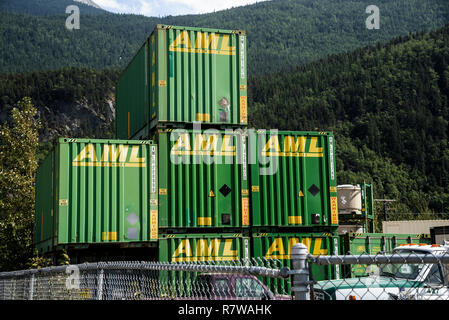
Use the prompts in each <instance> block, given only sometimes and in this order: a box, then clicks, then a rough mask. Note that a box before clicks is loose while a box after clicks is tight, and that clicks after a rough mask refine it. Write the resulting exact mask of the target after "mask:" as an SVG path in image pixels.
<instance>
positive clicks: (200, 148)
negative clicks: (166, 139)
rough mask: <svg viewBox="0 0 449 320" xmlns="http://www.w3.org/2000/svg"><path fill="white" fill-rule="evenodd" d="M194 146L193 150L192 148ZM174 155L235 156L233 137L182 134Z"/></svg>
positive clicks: (173, 148)
mask: <svg viewBox="0 0 449 320" xmlns="http://www.w3.org/2000/svg"><path fill="white" fill-rule="evenodd" d="M192 146H193V148H192ZM171 154H172V155H218V156H234V155H235V146H234V145H233V136H231V135H224V136H220V135H219V134H207V135H206V134H194V136H193V137H192V141H191V139H190V135H189V134H188V133H184V134H181V135H180V136H179V138H178V139H177V140H176V142H175V143H174V145H173V147H172V149H171Z"/></svg>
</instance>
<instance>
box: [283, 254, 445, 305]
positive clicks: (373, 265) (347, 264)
mask: <svg viewBox="0 0 449 320" xmlns="http://www.w3.org/2000/svg"><path fill="white" fill-rule="evenodd" d="M294 250H295V251H294V255H295V256H294V263H295V266H294V270H292V271H291V272H290V273H291V274H292V275H293V277H294V280H293V285H294V287H293V289H292V290H293V291H294V294H295V298H296V299H297V300H449V253H448V251H447V248H446V247H444V246H439V245H433V246H431V245H405V246H402V247H399V248H397V249H395V250H394V251H393V253H390V254H385V253H380V254H376V255H367V254H362V255H334V256H312V255H309V254H308V252H307V248H306V247H305V246H304V245H296V246H295V247H294ZM329 265H332V266H340V268H339V275H338V276H337V277H336V279H332V280H321V281H316V280H315V279H314V272H313V270H314V268H316V267H318V266H329ZM360 270H364V272H363V273H364V274H365V275H364V276H355V275H354V274H360Z"/></svg>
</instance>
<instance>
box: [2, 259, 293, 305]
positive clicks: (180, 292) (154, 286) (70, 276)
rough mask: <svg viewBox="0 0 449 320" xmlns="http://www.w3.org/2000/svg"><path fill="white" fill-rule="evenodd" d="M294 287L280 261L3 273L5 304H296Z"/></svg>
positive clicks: (90, 265) (124, 264) (143, 264)
mask: <svg viewBox="0 0 449 320" xmlns="http://www.w3.org/2000/svg"><path fill="white" fill-rule="evenodd" d="M288 282H289V269H288V268H281V267H280V261H278V260H267V259H252V260H241V261H233V262H192V263H162V262H123V261H117V262H105V263H102V262H100V263H85V264H78V265H68V266H59V267H48V268H42V269H34V270H23V271H15V272H3V273H0V299H1V300H171V299H175V300H176V299H179V300H202V299H207V300H226V299H233V300H235V299H237V300H240V299H242V300H253V299H264V300H265V299H267V300H271V299H291V296H290V295H288V292H287V291H288Z"/></svg>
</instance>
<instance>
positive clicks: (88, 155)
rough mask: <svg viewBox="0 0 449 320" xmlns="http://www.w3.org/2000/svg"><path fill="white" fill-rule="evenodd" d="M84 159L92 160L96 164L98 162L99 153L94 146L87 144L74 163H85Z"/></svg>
mask: <svg viewBox="0 0 449 320" xmlns="http://www.w3.org/2000/svg"><path fill="white" fill-rule="evenodd" d="M84 159H90V160H91V161H94V162H96V161H97V153H96V151H95V146H94V145H93V144H90V143H89V144H87V145H86V146H85V147H84V148H83V150H81V152H80V153H79V154H78V155H77V156H76V157H75V159H74V160H73V161H83V160H84Z"/></svg>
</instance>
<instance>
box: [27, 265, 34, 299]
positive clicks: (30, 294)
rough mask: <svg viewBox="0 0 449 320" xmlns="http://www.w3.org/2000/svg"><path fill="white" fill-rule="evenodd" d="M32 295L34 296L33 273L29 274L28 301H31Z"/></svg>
mask: <svg viewBox="0 0 449 320" xmlns="http://www.w3.org/2000/svg"><path fill="white" fill-rule="evenodd" d="M33 294H34V272H31V276H30V291H29V294H28V299H29V300H33Z"/></svg>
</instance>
